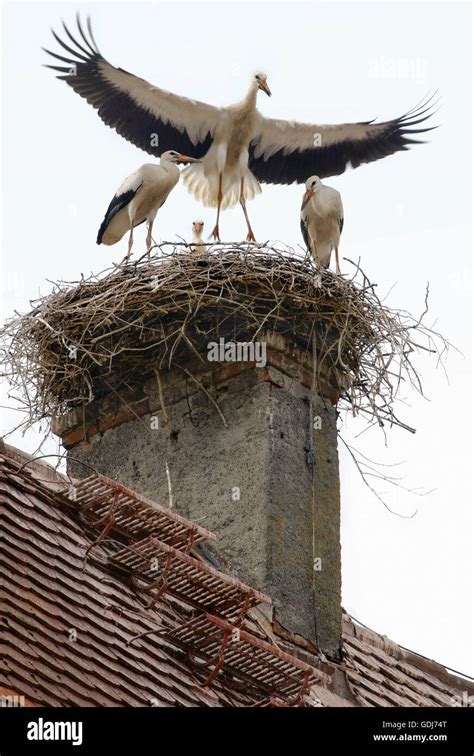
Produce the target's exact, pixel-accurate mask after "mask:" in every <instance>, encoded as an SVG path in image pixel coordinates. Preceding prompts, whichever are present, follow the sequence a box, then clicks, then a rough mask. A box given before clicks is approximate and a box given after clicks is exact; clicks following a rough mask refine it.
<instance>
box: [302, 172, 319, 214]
mask: <svg viewBox="0 0 474 756" xmlns="http://www.w3.org/2000/svg"><path fill="white" fill-rule="evenodd" d="M305 186H306V191H305V193H304V196H303V207H305V206H306V205H307V204H308V202H309V201H310V199H311V197H314V195H315V194H316V193H317V192H318V191H319V190H320V188H321V179H320V178H319V176H310V177H309V179H306V184H305Z"/></svg>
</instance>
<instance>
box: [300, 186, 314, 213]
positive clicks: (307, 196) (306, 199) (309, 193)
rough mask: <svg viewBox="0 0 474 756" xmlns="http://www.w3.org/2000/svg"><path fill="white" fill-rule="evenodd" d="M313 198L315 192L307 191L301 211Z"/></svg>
mask: <svg viewBox="0 0 474 756" xmlns="http://www.w3.org/2000/svg"><path fill="white" fill-rule="evenodd" d="M311 197H314V192H313V190H312V189H306V191H305V193H304V195H303V204H302V206H301V209H303V208H304V207H306V205H307V204H308V202H309V201H310V199H311Z"/></svg>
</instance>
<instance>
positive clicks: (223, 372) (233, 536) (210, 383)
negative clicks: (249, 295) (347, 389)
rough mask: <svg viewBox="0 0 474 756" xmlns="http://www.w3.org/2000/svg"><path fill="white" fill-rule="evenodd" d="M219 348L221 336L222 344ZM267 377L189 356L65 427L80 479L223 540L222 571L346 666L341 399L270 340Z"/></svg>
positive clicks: (61, 426) (60, 428) (219, 551)
mask: <svg viewBox="0 0 474 756" xmlns="http://www.w3.org/2000/svg"><path fill="white" fill-rule="evenodd" d="M218 340H219V337H217V336H216V342H218ZM262 343H264V344H265V347H266V362H265V365H263V364H262V361H261V362H260V366H258V364H257V362H258V361H256V360H254V361H230V362H225V361H220V362H219V361H217V362H216V361H214V362H211V361H209V360H208V359H207V356H206V354H203V355H201V356H200V359H199V358H198V356H197V355H194V354H193V353H191V352H189V354H188V356H187V357H186V358H184V357H182V356H181V357H180V361H179V363H180V364H179V367H178V366H177V365H174V366H173V367H172V368H171V369H170V370H163V369H162V370H161V371H158V370H157V369H155V368H156V366H153V365H152V366H150V365H149V364H147V363H146V362H145V360H146V352H145V353H144V354H145V356H144V357H143V359H144V366H143V376H144V377H143V383H142V385H141V387H140V389H130V390H129V391H127V392H121V393H120V395H119V394H117V393H115V392H112V393H110V394H109V395H108V396H106V397H105V398H102V399H101V400H96V401H93V402H92V403H90V404H89V405H87V406H86V407H85V408H81V409H80V410H78V411H73V412H70V413H69V414H67V415H66V416H64V417H63V418H61V419H60V420H58V421H56V423H55V427H54V430H55V432H56V433H58V434H59V435H60V436H61V437H62V439H63V443H64V445H65V447H66V448H67V449H68V455H69V468H70V472H71V473H72V474H73V475H75V476H77V477H86V476H87V475H90V474H91V471H90V468H89V467H87V466H85V465H83V464H81V462H83V463H86V465H89V466H92V467H93V468H95V470H97V471H99V472H102V473H103V474H105V475H107V476H108V477H110V478H113V479H114V480H116V481H118V482H121V483H123V484H124V485H127V486H128V487H130V488H132V489H134V490H136V491H137V492H139V493H142V494H144V495H146V496H148V497H150V498H151V499H153V500H154V501H156V502H158V503H160V504H161V505H164V506H170V507H172V508H173V509H174V510H175V511H176V512H178V513H180V514H182V515H185V516H186V517H188V518H190V519H192V520H194V521H196V522H197V523H199V524H201V525H203V526H204V527H206V528H207V529H209V530H212V531H214V532H215V533H216V534H217V536H218V539H217V542H216V545H215V546H214V545H213V553H212V554H210V553H209V552H208V556H210V557H211V558H212V559H213V560H215V563H216V564H218V566H220V567H221V568H222V569H224V570H225V571H227V572H229V573H230V574H233V575H235V576H236V577H238V578H240V579H241V580H243V581H245V582H247V583H249V584H250V585H252V586H254V587H255V588H257V589H259V590H262V591H264V592H265V593H267V594H269V595H270V596H271V597H272V599H273V621H274V622H275V623H278V624H279V625H280V626H281V627H282V628H284V629H285V630H286V631H289V632H291V633H293V634H298V635H300V636H302V637H303V638H304V639H306V640H307V641H310V642H311V643H313V644H314V645H316V646H317V647H318V648H319V649H320V650H321V651H322V652H323V653H324V654H326V656H328V657H331V658H338V656H339V648H340V639H341V558H340V539H339V529H340V502H339V471H338V453H337V435H336V411H335V408H334V403H335V401H336V399H337V392H336V391H335V389H334V388H333V387H332V386H331V385H330V383H329V382H327V383H325V382H324V381H323V380H321V379H320V380H319V381H318V393H316V392H314V391H313V390H312V385H313V370H312V360H311V357H309V358H308V355H306V354H304V353H303V352H301V351H299V349H298V348H297V347H295V346H294V345H293V344H292V343H291V342H290V341H288V340H287V339H286V337H283V336H281V335H276V334H272V335H266V336H265V339H264V340H263V341H262Z"/></svg>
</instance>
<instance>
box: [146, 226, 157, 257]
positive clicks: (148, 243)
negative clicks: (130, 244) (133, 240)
mask: <svg viewBox="0 0 474 756" xmlns="http://www.w3.org/2000/svg"><path fill="white" fill-rule="evenodd" d="M152 228H153V221H148V233H147V235H146V253H147V255H148V265H150V262H151V243H152V241H153V239H152V236H151V231H152ZM154 243H155V242H154V241H153V244H154Z"/></svg>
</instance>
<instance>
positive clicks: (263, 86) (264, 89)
mask: <svg viewBox="0 0 474 756" xmlns="http://www.w3.org/2000/svg"><path fill="white" fill-rule="evenodd" d="M258 88H259V89H261V90H262V92H265V94H267V95H268V96H269V97H271V96H272V93H271V91H270V87H269V86H268V84H267V80H266V79H265V80H264V79H260V81H259V82H258Z"/></svg>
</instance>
